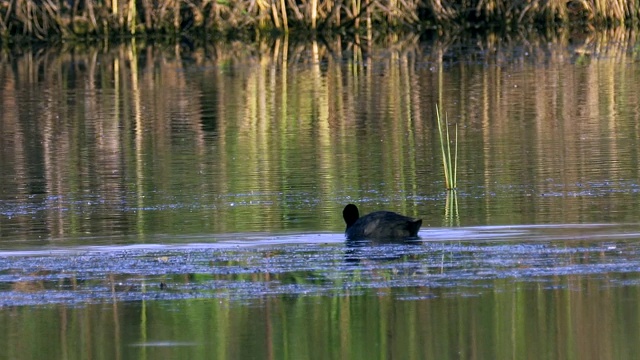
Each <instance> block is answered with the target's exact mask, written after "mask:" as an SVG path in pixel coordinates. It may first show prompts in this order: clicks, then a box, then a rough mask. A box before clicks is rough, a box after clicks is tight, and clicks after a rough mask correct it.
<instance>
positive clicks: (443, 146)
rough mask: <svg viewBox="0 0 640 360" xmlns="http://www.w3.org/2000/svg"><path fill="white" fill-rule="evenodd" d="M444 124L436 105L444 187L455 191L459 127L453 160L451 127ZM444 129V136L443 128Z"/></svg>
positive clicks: (445, 122)
mask: <svg viewBox="0 0 640 360" xmlns="http://www.w3.org/2000/svg"><path fill="white" fill-rule="evenodd" d="M446 116H447V115H446V114H445V121H444V123H443V122H442V114H441V113H440V109H439V108H438V105H436V119H437V120H438V135H439V138H440V150H441V152H442V167H443V168H444V186H445V187H446V188H447V190H455V189H456V186H457V179H456V175H457V174H456V170H457V167H458V126H457V125H456V137H455V140H454V146H455V149H454V155H453V158H451V138H450V137H449V125H448V124H447V119H446ZM443 127H444V135H443V131H442V128H443Z"/></svg>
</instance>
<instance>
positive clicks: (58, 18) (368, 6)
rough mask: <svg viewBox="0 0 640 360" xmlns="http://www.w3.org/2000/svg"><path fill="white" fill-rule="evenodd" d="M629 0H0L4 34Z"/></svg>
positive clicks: (483, 22) (345, 24) (397, 16)
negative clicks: (0, 1) (446, 0)
mask: <svg viewBox="0 0 640 360" xmlns="http://www.w3.org/2000/svg"><path fill="white" fill-rule="evenodd" d="M639 17H640V2H638V1H633V0H628V1H624V0H571V1H568V2H567V1H565V0H549V1H545V2H538V1H513V0H512V1H505V0H490V1H484V0H472V1H459V0H458V1H451V2H442V1H440V0H364V1H363V0H241V1H229V0H158V1H151V0H108V1H103V0H3V1H2V6H0V34H1V35H2V36H3V37H4V38H5V39H8V38H13V37H28V38H36V39H41V40H44V39H49V38H62V39H65V38H92V37H113V36H123V35H125V36H136V35H163V36H167V35H178V34H184V33H199V32H207V33H211V32H213V33H223V34H224V33H226V34H235V33H237V32H238V31H242V32H245V33H249V34H252V33H262V32H270V31H276V32H284V33H288V32H293V31H294V30H295V31H296V32H300V33H308V32H318V31H320V32H325V31H332V32H345V31H360V30H363V31H364V30H367V31H371V30H372V29H376V31H385V30H394V31H396V30H402V29H405V30H411V31H415V30H423V29H427V28H447V27H457V28H469V27H473V28H477V27H487V28H513V27H517V26H523V25H534V24H537V25H543V26H544V25H546V26H550V25H553V26H556V25H557V24H566V25H571V26H576V25H579V26H584V27H594V26H600V27H602V26H605V27H607V26H615V25H621V24H631V23H633V24H635V23H637V21H638V18H639Z"/></svg>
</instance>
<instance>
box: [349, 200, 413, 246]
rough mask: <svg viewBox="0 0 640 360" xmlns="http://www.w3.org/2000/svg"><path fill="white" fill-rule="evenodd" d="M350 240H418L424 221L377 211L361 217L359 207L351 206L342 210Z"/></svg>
mask: <svg viewBox="0 0 640 360" xmlns="http://www.w3.org/2000/svg"><path fill="white" fill-rule="evenodd" d="M342 217H344V222H345V223H347V229H346V230H345V235H346V236H347V239H349V240H405V239H416V238H418V230H420V226H422V219H414V218H410V217H408V216H404V215H400V214H398V213H394V212H391V211H376V212H372V213H370V214H367V215H365V216H363V217H360V212H359V211H358V207H357V206H355V205H353V204H349V205H347V206H345V207H344V210H342Z"/></svg>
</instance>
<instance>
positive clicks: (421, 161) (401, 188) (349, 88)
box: [0, 31, 640, 359]
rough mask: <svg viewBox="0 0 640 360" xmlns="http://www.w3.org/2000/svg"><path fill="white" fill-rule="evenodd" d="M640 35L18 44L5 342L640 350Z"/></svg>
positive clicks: (2, 320)
mask: <svg viewBox="0 0 640 360" xmlns="http://www.w3.org/2000/svg"><path fill="white" fill-rule="evenodd" d="M638 43H639V42H638V39H637V35H636V34H635V33H634V32H620V31H610V32H607V33H599V34H592V35H588V36H583V37H571V36H558V37H553V38H544V37H536V36H533V35H532V36H530V37H527V38H511V39H508V40H504V39H500V40H499V39H495V38H491V37H488V38H485V39H466V40H461V39H435V40H426V39H423V40H422V41H421V40H419V39H418V37H409V38H398V37H390V38H387V39H378V40H377V41H376V42H375V45H374V44H373V43H368V42H366V41H360V42H351V41H347V40H344V39H342V40H340V39H332V40H328V41H318V42H306V43H297V42H288V41H286V40H274V41H271V42H269V41H265V42H259V43H255V44H243V43H239V42H227V43H219V42H212V43H211V44H209V45H207V46H206V47H190V46H188V45H189V44H186V43H185V44H182V45H178V46H175V47H164V46H153V45H149V44H144V43H140V42H138V43H133V44H126V45H117V46H111V47H108V48H86V47H72V46H66V45H65V47H62V48H47V49H36V50H33V51H20V52H17V51H16V52H11V51H9V50H4V52H3V53H2V55H1V56H0V79H1V82H0V84H2V85H1V86H2V87H1V88H0V109H1V111H0V331H2V334H4V336H2V337H1V338H0V348H2V349H5V351H2V352H0V358H7V359H29V358H60V359H76V358H77V359H86V358H108V359H120V358H154V359H155V358H267V357H268V358H295V359H304V358H363V359H364V358H366V359H371V358H442V359H444V358H480V359H486V358H518V359H521V358H581V359H588V358H597V359H613V358H615V359H623V358H634V357H635V355H636V354H637V353H638V351H640V345H638V344H639V343H638V342H637V339H638V336H640V311H639V309H640V308H639V307H638V305H637V304H638V302H639V301H640V276H639V275H640V241H638V240H640V222H639V221H638V215H639V214H640V201H639V200H640V199H639V191H640V179H639V177H640V166H639V165H638V160H639V159H640V86H639V85H638V84H640V61H638V60H639V55H638V53H637V48H638ZM367 44H369V45H367ZM436 104H438V106H439V107H440V108H441V109H442V110H443V111H444V112H446V113H447V119H448V123H449V124H450V127H449V129H450V131H452V132H453V131H455V127H454V126H455V125H457V130H458V190H457V192H447V191H445V190H444V187H445V186H444V176H443V170H442V163H441V148H440V143H439V137H438V129H437V125H436V115H435V107H436ZM347 203H356V204H358V206H359V207H360V209H361V211H362V212H364V213H367V212H370V211H375V210H380V209H387V210H393V211H397V212H401V213H404V214H407V215H410V216H414V217H420V218H422V219H423V228H422V230H421V231H420V236H421V239H420V241H415V242H410V243H357V244H352V243H346V242H345V240H344V235H343V231H344V222H343V220H342V215H341V211H342V208H343V207H344V205H346V204H347Z"/></svg>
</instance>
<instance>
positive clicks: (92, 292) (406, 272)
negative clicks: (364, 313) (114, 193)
mask: <svg viewBox="0 0 640 360" xmlns="http://www.w3.org/2000/svg"><path fill="white" fill-rule="evenodd" d="M420 236H421V240H420V241H411V242H405V243H371V242H359V243H353V242H345V240H344V238H343V235H342V234H335V233H322V234H317V233H316V234H307V233H301V234H287V235H266V234H227V235H223V236H218V237H217V238H216V239H211V238H210V237H207V236H204V235H203V236H201V237H193V236H191V237H188V238H187V237H185V238H179V237H176V238H174V239H173V241H172V243H167V241H166V240H167V239H157V240H158V242H160V240H161V241H162V242H163V244H162V245H160V244H137V245H107V244H106V242H107V241H106V240H105V245H100V246H67V247H48V248H42V247H39V248H37V249H36V248H34V249H29V248H27V249H19V250H7V251H3V252H0V295H1V296H0V306H20V305H43V304H69V305H79V304H83V303H101V302H118V301H137V300H171V299H193V298H226V299H231V300H239V301H247V300H251V299H259V298H263V297H265V296H267V297H280V296H300V295H313V296H341V295H343V294H344V293H345V291H349V293H350V294H353V293H354V292H358V291H364V290H365V289H382V288H396V289H399V290H402V289H407V292H408V293H410V294H411V295H410V296H411V298H416V297H417V298H421V297H425V298H428V297H431V296H433V291H436V289H438V290H437V292H438V294H443V293H444V294H447V293H448V294H451V295H454V294H455V295H460V294H467V293H478V292H482V291H483V288H486V284H487V282H489V281H494V280H495V279H513V280H514V281H524V282H536V283H541V284H545V283H547V282H548V281H549V279H550V278H551V277H558V276H567V275H590V276H604V275H605V274H606V275H607V276H608V277H612V278H615V277H616V275H617V274H624V273H629V272H637V271H639V270H640V261H639V260H640V246H639V245H638V241H637V239H638V238H640V226H639V225H637V224H606V225H605V224H590V225H549V226H546V225H539V226H483V227H460V228H428V229H423V230H422V231H421V232H420ZM614 283H615V282H614ZM610 285H611V284H610ZM493 286H495V285H493ZM549 286H551V285H549ZM401 293H402V291H401Z"/></svg>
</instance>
